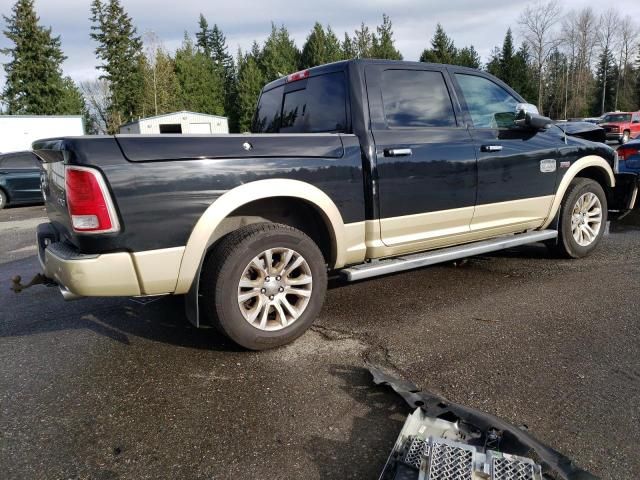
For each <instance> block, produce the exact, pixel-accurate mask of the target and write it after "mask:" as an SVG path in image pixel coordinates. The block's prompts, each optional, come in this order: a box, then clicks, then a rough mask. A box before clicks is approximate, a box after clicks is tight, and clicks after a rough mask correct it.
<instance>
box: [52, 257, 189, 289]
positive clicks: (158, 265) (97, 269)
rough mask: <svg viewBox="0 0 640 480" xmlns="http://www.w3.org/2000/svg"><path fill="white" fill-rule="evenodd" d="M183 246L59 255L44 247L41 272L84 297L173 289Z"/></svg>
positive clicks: (176, 279)
mask: <svg viewBox="0 0 640 480" xmlns="http://www.w3.org/2000/svg"><path fill="white" fill-rule="evenodd" d="M183 253H184V247H176V248H166V249H160V250H149V251H144V252H136V253H127V252H118V253H105V254H102V255H96V256H91V257H87V258H78V257H76V258H71V259H66V258H60V257H58V256H57V255H55V254H54V253H52V252H51V251H50V250H48V249H47V250H45V261H44V273H45V275H46V276H47V277H49V278H52V279H54V280H55V281H56V282H58V283H59V284H60V285H62V286H63V287H65V288H66V289H67V290H69V291H70V292H71V293H74V294H76V295H80V296H84V297H129V296H138V295H161V294H165V293H173V292H174V290H175V287H176V282H177V281H178V271H179V270H180V262H181V261H182V255H183Z"/></svg>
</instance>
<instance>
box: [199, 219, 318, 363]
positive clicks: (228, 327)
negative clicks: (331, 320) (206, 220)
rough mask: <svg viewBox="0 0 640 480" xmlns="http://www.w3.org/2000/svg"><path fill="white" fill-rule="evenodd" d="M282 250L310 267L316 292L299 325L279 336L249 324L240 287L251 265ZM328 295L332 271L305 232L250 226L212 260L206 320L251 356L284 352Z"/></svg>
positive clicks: (206, 274)
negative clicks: (263, 255) (241, 303)
mask: <svg viewBox="0 0 640 480" xmlns="http://www.w3.org/2000/svg"><path fill="white" fill-rule="evenodd" d="M278 248H283V249H291V250H294V251H295V252H296V253H298V254H299V255H300V256H301V257H302V258H303V259H304V260H305V261H306V264H307V265H308V267H309V269H310V272H311V276H312V288H311V294H310V297H309V300H308V303H307V304H306V307H305V308H304V310H303V312H302V313H301V314H300V316H299V317H298V318H297V319H296V320H294V321H292V323H291V324H290V325H287V326H285V327H282V328H281V329H280V330H276V331H267V330H263V329H261V328H259V327H258V326H256V325H254V324H252V323H250V322H249V321H248V320H247V319H246V318H245V316H244V315H243V313H242V312H241V310H240V306H239V304H238V293H239V282H240V279H241V278H242V276H243V274H244V272H245V268H247V267H248V265H249V264H250V262H251V261H252V259H254V258H255V257H256V256H258V255H260V254H261V253H262V252H264V251H266V250H268V249H278ZM278 278H279V277H278ZM326 290H327V267H326V264H325V259H324V257H323V255H322V252H321V251H320V249H319V248H318V246H317V245H316V244H315V243H314V241H313V240H311V238H309V237H308V236H307V235H305V234H304V233H303V232H301V231H300V230H297V229H295V228H293V227H290V226H287V225H281V224H277V223H256V224H252V225H247V226H246V227H242V228H240V229H238V230H235V231H234V232H232V233H230V234H228V235H226V236H225V237H224V238H222V240H220V241H219V242H218V244H217V245H216V246H215V247H214V249H213V251H212V252H211V253H210V254H209V255H208V256H207V259H206V260H205V262H204V265H203V271H202V276H201V279H200V294H201V305H202V309H203V314H205V315H206V316H207V318H208V319H209V321H210V322H211V323H212V324H213V325H214V326H215V327H217V328H218V330H220V331H221V332H222V333H224V334H225V335H226V336H227V337H229V338H230V339H231V340H233V341H234V342H235V343H237V344H238V345H241V346H243V347H245V348H247V349H250V350H265V349H268V348H274V347H279V346H281V345H285V344H287V343H290V342H292V341H293V340H295V339H296V338H298V337H299V336H300V335H302V334H303V333H304V332H305V331H306V330H307V329H308V328H309V327H310V326H311V324H312V323H313V321H314V320H315V318H316V317H317V315H318V314H319V313H320V309H321V308H322V304H323V303H324V297H325V294H326ZM267 310H268V311H269V308H268V309H267ZM272 313H275V312H272ZM269 315H271V313H270V314H269Z"/></svg>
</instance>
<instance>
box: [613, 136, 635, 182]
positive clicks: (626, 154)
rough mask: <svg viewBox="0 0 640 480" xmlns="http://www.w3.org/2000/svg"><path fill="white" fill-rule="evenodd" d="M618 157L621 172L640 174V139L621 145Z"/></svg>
mask: <svg viewBox="0 0 640 480" xmlns="http://www.w3.org/2000/svg"><path fill="white" fill-rule="evenodd" d="M618 159H619V160H618V161H619V170H620V172H628V173H636V174H640V139H638V140H631V141H630V142H629V143H626V144H625V145H623V146H621V147H619V148H618Z"/></svg>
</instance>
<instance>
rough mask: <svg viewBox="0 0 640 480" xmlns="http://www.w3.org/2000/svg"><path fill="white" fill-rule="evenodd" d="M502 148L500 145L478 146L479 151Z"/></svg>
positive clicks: (493, 150) (495, 150) (496, 150)
mask: <svg viewBox="0 0 640 480" xmlns="http://www.w3.org/2000/svg"><path fill="white" fill-rule="evenodd" d="M500 150H502V145H482V146H481V147H480V151H481V152H499V151H500Z"/></svg>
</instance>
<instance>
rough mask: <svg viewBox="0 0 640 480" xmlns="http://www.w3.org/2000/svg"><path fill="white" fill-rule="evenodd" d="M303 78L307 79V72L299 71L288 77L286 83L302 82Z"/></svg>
mask: <svg viewBox="0 0 640 480" xmlns="http://www.w3.org/2000/svg"><path fill="white" fill-rule="evenodd" d="M305 78H309V70H301V71H299V72H296V73H292V74H291V75H288V76H287V83H291V82H297V81H298V80H304V79H305Z"/></svg>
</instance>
